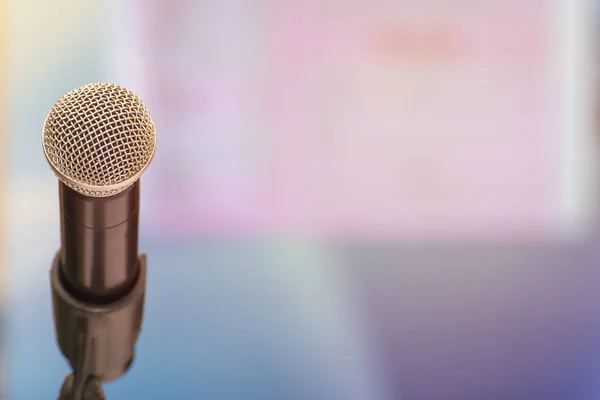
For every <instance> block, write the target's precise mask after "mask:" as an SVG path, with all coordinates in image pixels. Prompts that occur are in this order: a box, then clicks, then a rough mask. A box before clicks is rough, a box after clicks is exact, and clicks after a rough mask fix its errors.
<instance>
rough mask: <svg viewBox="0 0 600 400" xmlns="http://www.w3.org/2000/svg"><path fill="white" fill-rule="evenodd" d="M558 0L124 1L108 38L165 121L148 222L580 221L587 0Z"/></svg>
mask: <svg viewBox="0 0 600 400" xmlns="http://www.w3.org/2000/svg"><path fill="white" fill-rule="evenodd" d="M375 3H376V4H375ZM567 4H571V3H568V2H565V1H551V0H535V1H528V2H517V1H504V0H497V1H485V2H481V1H462V2H459V3H457V2H444V1H435V0H427V1H420V2H414V1H394V2H388V1H377V2H373V1H369V2H366V1H356V0H354V1H346V2H339V1H333V0H328V1H277V2H270V1H262V2H242V1H216V0H215V1H210V0H207V1H202V2H195V1H180V2H174V3H173V2H162V1H157V0H154V1H145V2H138V3H135V2H132V3H129V12H128V15H130V16H132V15H134V14H135V15H137V17H136V18H135V19H134V21H136V23H134V24H128V25H127V28H124V29H126V30H127V32H125V33H124V32H123V31H119V33H118V36H119V40H117V39H115V43H119V44H120V48H121V50H120V51H119V50H114V51H119V55H120V58H119V59H120V60H124V61H125V63H121V64H120V68H121V69H120V70H119V71H118V74H119V75H120V76H121V77H122V78H123V80H124V81H127V82H135V84H134V86H135V87H134V90H137V91H138V92H141V94H142V97H143V98H144V99H146V102H147V104H148V106H149V108H150V110H151V112H152V115H153V116H154V118H155V121H156V123H157V127H158V129H159V132H160V137H159V140H160V142H159V150H158V152H157V156H156V160H155V162H154V163H153V165H152V170H153V173H152V174H148V179H144V187H145V189H146V190H148V191H149V192H151V193H152V195H150V196H147V197H146V198H150V199H151V200H149V202H151V205H148V207H147V210H148V214H149V217H148V218H149V220H150V221H151V223H150V225H151V226H152V229H153V230H154V231H155V232H157V233H158V234H159V235H163V234H168V233H169V232H170V233H171V234H177V235H187V234H211V235H222V234H224V235H240V234H241V235H247V234H252V235H259V236H260V235H281V234H283V235H298V234H300V235H311V236H319V237H336V238H337V237H342V238H350V239H357V238H358V239H366V238H375V239H383V240H385V239H390V238H395V239H398V238H400V239H407V238H408V239H410V238H426V239H431V238H433V239H449V238H453V239H482V238H483V239H487V238H500V239H506V238H511V239H517V240H522V239H528V238H547V237H555V236H560V235H562V234H564V233H565V232H567V231H568V232H571V231H580V230H581V229H582V228H584V227H585V220H586V217H587V216H589V214H590V213H591V209H590V207H589V200H587V199H588V198H589V196H590V191H593V190H590V187H593V185H590V180H589V179H587V178H588V175H589V173H588V172H585V169H586V168H587V169H589V165H588V164H586V163H588V162H589V160H588V159H587V158H586V155H585V149H583V150H581V149H580V148H578V147H577V146H580V145H581V143H580V142H582V140H583V141H584V142H585V140H586V135H589V132H586V131H585V126H583V125H585V121H584V119H585V118H587V116H586V115H584V113H585V112H587V108H589V104H587V103H585V99H584V98H583V96H585V93H582V92H580V91H577V90H578V89H577V82H575V80H577V81H578V82H582V81H585V82H589V79H588V77H587V76H586V75H585V73H582V71H581V69H580V65H579V64H577V63H580V61H581V54H579V53H577V51H578V50H577V49H578V46H579V47H581V46H580V45H579V43H580V42H581V40H582V39H581V38H582V37H584V34H583V33H582V32H583V31H585V24H582V18H581V15H579V14H578V12H583V8H582V7H581V4H583V3H581V4H579V5H575V4H571V6H569V7H567ZM567 9H569V10H570V11H569V12H565V10H567ZM573 30H575V33H573V32H572V31H573ZM123 37H129V38H130V39H129V40H120V39H121V38H123ZM117 47H119V46H117ZM565 59H569V60H572V61H571V62H572V64H573V65H570V64H569V63H568V62H565V61H564V60H565ZM578 68H579V69H578ZM581 101H583V102H584V103H581ZM575 104H577V105H575ZM582 106H583V107H582ZM573 107H579V108H578V110H580V111H577V112H578V113H579V114H578V115H572V114H573V113H572V112H571V110H572V108H573ZM582 124H583V125H582ZM584 147H585V146H584ZM573 154H575V155H573ZM588 158H589V157H588ZM586 174H588V175H586ZM581 180H583V181H584V182H585V184H584V185H577V184H576V182H579V181H581ZM150 214H151V215H150Z"/></svg>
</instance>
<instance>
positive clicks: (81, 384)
mask: <svg viewBox="0 0 600 400" xmlns="http://www.w3.org/2000/svg"><path fill="white" fill-rule="evenodd" d="M138 263H139V276H138V277H137V282H136V283H135V286H134V287H133V289H132V290H131V291H130V292H129V293H127V294H126V295H125V296H124V297H122V298H121V299H119V300H116V301H113V302H110V303H99V304H95V303H90V302H84V301H81V300H79V299H77V298H76V297H75V296H73V295H72V294H71V293H69V292H68V290H67V289H66V288H65V286H64V285H63V282H62V279H61V268H60V251H59V252H58V253H57V254H56V257H55V258H54V262H53V263H52V269H51V271H50V282H51V286H52V306H53V311H54V325H55V329H56V338H57V341H58V345H59V347H60V349H61V352H62V353H63V355H64V356H65V358H66V359H67V360H68V361H69V363H70V365H71V368H72V369H73V373H71V374H69V375H67V377H66V378H65V380H64V383H63V386H62V388H61V392H60V397H59V398H58V400H106V397H105V395H104V391H103V389H102V382H110V381H114V380H116V379H118V378H120V377H121V376H123V375H124V374H125V373H126V372H127V370H128V369H129V367H130V366H131V364H132V362H133V358H134V352H135V343H136V341H137V338H138V336H139V333H140V331H141V327H142V319H143V313H144V297H145V293H146V255H145V254H141V255H139V256H138Z"/></svg>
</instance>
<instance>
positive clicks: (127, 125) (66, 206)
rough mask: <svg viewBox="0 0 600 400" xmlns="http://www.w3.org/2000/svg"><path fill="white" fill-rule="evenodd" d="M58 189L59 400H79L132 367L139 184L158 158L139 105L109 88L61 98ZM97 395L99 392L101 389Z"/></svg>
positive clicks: (53, 139)
mask: <svg viewBox="0 0 600 400" xmlns="http://www.w3.org/2000/svg"><path fill="white" fill-rule="evenodd" d="M42 145H43V150H44V155H45V156H46V159H47V161H48V163H49V164H50V167H51V168H52V170H53V171H54V173H55V175H56V176H57V177H58V180H59V200H60V232H61V248H60V250H59V251H58V252H57V254H56V256H55V259H54V262H53V264H52V268H51V271H50V282H51V287H52V304H53V311H54V323H55V329H56V337H57V341H58V345H59V347H60V349H61V351H62V353H63V355H64V356H65V358H66V359H67V360H68V361H69V363H70V365H71V367H72V369H73V374H71V375H69V376H67V378H66V379H65V382H64V384H63V387H62V390H61V397H60V399H65V400H67V399H69V400H81V399H83V398H84V396H85V393H88V391H90V390H91V391H93V393H96V396H100V397H96V398H102V396H103V393H102V391H101V387H100V382H109V381H113V380H115V379H118V378H120V377H121V376H122V375H123V374H124V373H125V372H126V371H127V370H128V368H129V367H130V365H131V363H132V361H133V356H134V347H135V343H136V341H137V338H138V336H139V333H140V330H141V325H142V319H143V318H142V317H143V307H144V296H145V289H146V255H145V254H139V255H138V230H139V204H140V183H139V180H140V177H141V175H142V174H143V173H144V172H145V171H146V169H147V168H148V166H149V165H150V162H151V161H152V158H153V157H154V153H155V150H156V128H155V126H154V122H153V121H152V118H151V116H150V114H149V112H148V110H147V109H146V107H145V106H144V104H143V103H142V101H141V100H140V99H139V98H138V97H137V96H136V95H135V94H134V93H132V92H131V91H129V90H128V89H126V88H123V87H121V86H118V85H115V84H111V83H91V84H87V85H84V86H81V87H79V88H77V89H74V90H72V91H70V92H68V93H66V94H65V95H63V96H62V97H61V98H60V99H59V100H58V101H57V103H56V104H55V105H54V107H52V109H51V111H50V113H49V114H48V116H47V117H46V120H45V122H44V128H43V133H42ZM99 388H100V389H99Z"/></svg>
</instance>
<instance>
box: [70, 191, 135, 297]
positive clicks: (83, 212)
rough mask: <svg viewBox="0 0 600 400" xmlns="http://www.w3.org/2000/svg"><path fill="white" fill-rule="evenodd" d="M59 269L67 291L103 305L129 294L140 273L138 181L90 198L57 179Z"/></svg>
mask: <svg viewBox="0 0 600 400" xmlns="http://www.w3.org/2000/svg"><path fill="white" fill-rule="evenodd" d="M59 194H60V195H59V196H60V220H61V241H62V251H61V259H60V261H61V272H62V274H63V278H64V283H65V285H66V286H68V288H69V290H70V292H71V293H73V294H74V295H75V296H76V297H77V298H79V299H80V300H83V301H91V302H96V303H106V302H111V301H115V300H118V299H119V298H120V297H122V296H123V295H125V294H126V293H128V292H129V291H130V290H131V289H132V287H133V285H134V284H135V281H136V279H137V276H138V275H139V265H138V221H139V201H140V185H139V181H138V182H136V183H134V184H133V185H132V186H130V187H129V188H128V189H126V190H124V191H123V192H121V193H118V194H116V195H114V196H111V197H90V196H85V195H83V194H81V193H78V192H76V191H75V190H73V189H71V188H70V187H68V186H67V185H65V184H64V183H62V182H60V183H59Z"/></svg>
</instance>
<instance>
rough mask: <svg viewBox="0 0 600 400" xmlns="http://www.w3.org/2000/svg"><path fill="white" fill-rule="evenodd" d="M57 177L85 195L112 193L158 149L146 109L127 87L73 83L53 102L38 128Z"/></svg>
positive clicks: (134, 176)
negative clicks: (65, 92)
mask: <svg viewBox="0 0 600 400" xmlns="http://www.w3.org/2000/svg"><path fill="white" fill-rule="evenodd" d="M42 144H43V147H44V154H45V155H46V159H47V160H48V163H49V164H50V167H51V168H52V169H53V170H54V172H55V173H56V175H57V177H58V178H59V179H60V180H61V181H62V182H63V183H65V184H66V185H68V186H69V187H71V188H72V189H74V190H76V191H77V192H79V193H82V194H84V195H87V196H93V197H106V196H113V195H115V194H117V193H119V192H121V191H123V190H125V189H127V188H128V187H129V186H131V185H132V184H133V183H134V182H135V181H137V180H138V179H139V177H140V176H141V175H142V173H143V172H144V171H145V170H146V168H147V167H148V165H149V164H150V161H152V157H153V156H154V151H155V149H156V129H155V126H154V122H153V121H152V118H151V117H150V114H149V113H148V110H147V109H146V107H145V106H144V104H143V103H142V101H141V100H140V99H139V98H138V97H137V96H136V95H135V94H134V93H132V92H131V91H129V90H127V89H125V88H123V87H121V86H118V85H114V84H111V83H91V84H87V85H84V86H81V87H79V88H77V89H74V90H72V91H70V92H68V93H67V94H65V95H64V96H63V97H61V98H60V99H59V100H58V102H56V104H55V105H54V107H52V110H50V113H49V114H48V116H47V117H46V122H45V123H44V129H43V133H42Z"/></svg>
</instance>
